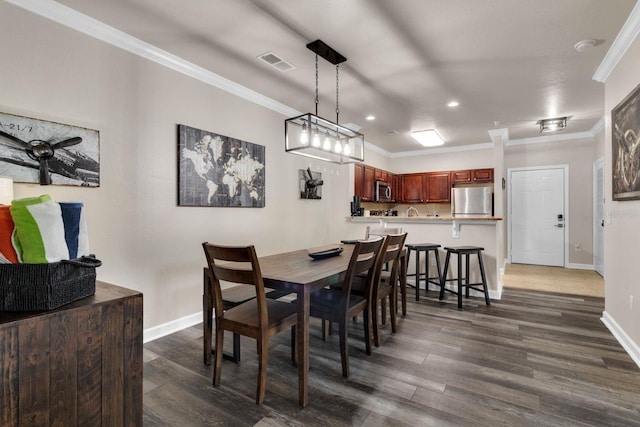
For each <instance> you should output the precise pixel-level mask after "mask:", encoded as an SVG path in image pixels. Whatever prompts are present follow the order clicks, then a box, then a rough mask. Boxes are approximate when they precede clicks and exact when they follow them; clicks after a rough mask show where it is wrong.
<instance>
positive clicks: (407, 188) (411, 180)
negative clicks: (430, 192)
mask: <svg viewBox="0 0 640 427" xmlns="http://www.w3.org/2000/svg"><path fill="white" fill-rule="evenodd" d="M425 175H426V174H423V173H412V174H408V175H401V176H400V195H401V200H400V202H401V203H424V198H425V191H424V190H425V184H426V182H425Z"/></svg>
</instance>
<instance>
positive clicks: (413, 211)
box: [407, 206, 420, 216]
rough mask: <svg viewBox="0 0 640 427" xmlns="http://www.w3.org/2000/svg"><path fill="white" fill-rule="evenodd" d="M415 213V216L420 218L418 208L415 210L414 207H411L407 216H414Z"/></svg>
mask: <svg viewBox="0 0 640 427" xmlns="http://www.w3.org/2000/svg"><path fill="white" fill-rule="evenodd" d="M414 213H415V216H420V214H419V213H418V210H417V209H416V208H414V207H413V206H409V208H408V209H407V216H414V215H413V214H414Z"/></svg>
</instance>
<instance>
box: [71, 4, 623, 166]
mask: <svg viewBox="0 0 640 427" xmlns="http://www.w3.org/2000/svg"><path fill="white" fill-rule="evenodd" d="M59 3H62V4H64V5H67V6H69V7H71V8H73V9H75V10H77V11H79V12H81V13H83V14H86V15H89V16H91V17H93V18H95V19H97V20H99V21H101V22H103V23H105V24H108V25H110V26H113V27H115V28H117V29H119V30H122V31H124V32H126V33H128V34H130V35H132V36H134V37H136V38H139V39H141V40H143V41H146V42H148V43H150V44H152V45H154V46H157V47H158V48H161V49H163V50H166V51H168V52H171V53H173V54H175V55H177V56H179V57H181V58H183V59H185V60H187V61H189V62H192V63H195V64H197V65H199V66H202V67H204V68H206V69H208V70H210V71H212V72H214V73H217V74H219V75H221V76H223V77H226V78H228V79H230V80H232V81H234V82H236V83H239V84H241V85H243V86H246V87H248V88H250V89H252V90H254V91H257V92H259V93H261V94H263V95H266V96H268V97H270V98H273V99H274V100H276V101H279V102H281V103H282V104H284V105H287V106H289V107H291V108H293V109H296V110H298V111H301V112H314V111H315V104H314V96H315V95H314V92H315V54H314V53H313V52H311V51H310V50H308V49H307V48H306V47H305V45H306V44H307V43H308V42H310V41H313V40H316V39H321V40H323V41H324V42H326V43H327V44H328V45H330V46H331V47H333V48H334V49H335V50H337V51H338V52H339V53H341V54H342V55H344V56H345V57H346V58H347V61H346V62H345V63H343V64H341V65H340V73H339V82H340V83H339V101H340V123H343V124H344V123H355V124H357V125H359V126H361V129H360V132H362V133H363V134H364V135H365V140H366V141H367V142H370V143H372V144H374V145H376V146H377V147H379V148H381V149H383V150H386V151H387V152H388V153H390V154H393V153H401V152H408V151H415V150H420V149H421V148H422V147H421V146H420V145H419V144H418V143H417V142H416V141H414V140H413V139H412V138H411V137H410V136H409V132H410V131H412V130H423V129H431V128H433V129H436V130H437V131H438V133H439V134H440V135H441V136H442V137H443V139H444V140H445V141H446V147H455V146H462V145H471V144H481V143H486V142H489V141H490V137H489V133H488V131H489V130H492V129H504V128H506V129H508V132H509V138H510V139H511V140H515V139H522V138H530V137H536V136H540V133H539V128H538V126H537V125H536V122H537V121H538V120H540V119H543V118H550V117H557V116H569V121H568V125H567V129H565V130H564V131H562V132H563V133H573V132H584V131H589V130H590V129H592V128H593V127H594V125H595V124H596V123H597V122H598V121H599V120H600V119H601V118H602V117H603V116H604V113H605V112H604V85H603V84H602V83H598V82H596V81H594V80H593V79H592V76H593V74H594V72H595V71H596V69H597V68H598V66H599V65H600V63H601V61H602V59H603V57H604V56H605V54H606V53H607V51H608V49H609V47H610V46H611V43H612V42H613V41H614V39H615V37H616V36H617V34H618V32H619V31H620V29H621V27H622V26H623V24H624V22H625V20H626V19H627V17H628V15H629V14H630V12H631V10H632V9H633V6H634V5H635V0H606V1H605V0H518V1H514V0H483V1H478V0H393V1H392V0H323V1H319V0H209V1H204V0H180V1H175V0H109V1H103V0H60V1H59ZM584 39H593V40H596V45H595V46H594V47H592V48H590V49H587V50H585V51H582V52H578V51H577V50H575V49H574V45H575V44H576V43H577V42H579V41H581V40H584ZM267 52H273V53H274V54H275V55H277V56H279V57H281V58H282V59H284V60H285V61H287V62H289V63H290V64H292V65H293V66H294V67H295V68H294V69H293V70H290V71H287V72H281V71H279V70H277V69H276V68H274V67H271V66H270V65H268V64H267V63H265V62H263V61H261V60H259V59H258V56H260V55H262V54H264V53H267ZM319 92H320V97H319V109H318V113H319V115H320V116H323V117H325V118H327V119H329V120H332V121H335V103H336V71H335V66H334V65H332V64H330V63H329V62H326V61H324V60H323V59H322V58H320V60H319ZM452 100H456V101H458V102H459V103H460V105H459V106H458V107H456V108H450V107H448V106H447V103H448V102H449V101H452ZM369 114H371V115H374V116H375V117H376V119H375V120H374V121H367V120H365V117H366V116H367V115H369ZM284 118H285V117H284V116H283V120H284Z"/></svg>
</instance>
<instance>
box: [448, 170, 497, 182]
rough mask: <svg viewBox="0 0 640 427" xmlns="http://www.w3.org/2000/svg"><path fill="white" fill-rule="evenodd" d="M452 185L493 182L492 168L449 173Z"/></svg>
mask: <svg viewBox="0 0 640 427" xmlns="http://www.w3.org/2000/svg"><path fill="white" fill-rule="evenodd" d="M451 182H452V184H471V183H483V182H493V168H485V169H466V170H458V171H451Z"/></svg>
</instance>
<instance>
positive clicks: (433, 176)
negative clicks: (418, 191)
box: [424, 171, 451, 203]
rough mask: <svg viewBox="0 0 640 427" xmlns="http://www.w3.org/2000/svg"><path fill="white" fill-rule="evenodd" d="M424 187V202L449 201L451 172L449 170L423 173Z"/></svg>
mask: <svg viewBox="0 0 640 427" xmlns="http://www.w3.org/2000/svg"><path fill="white" fill-rule="evenodd" d="M424 187H425V188H424V189H425V190H426V197H425V202H427V203H450V202H451V173H449V171H446V172H429V173H426V174H424Z"/></svg>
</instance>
